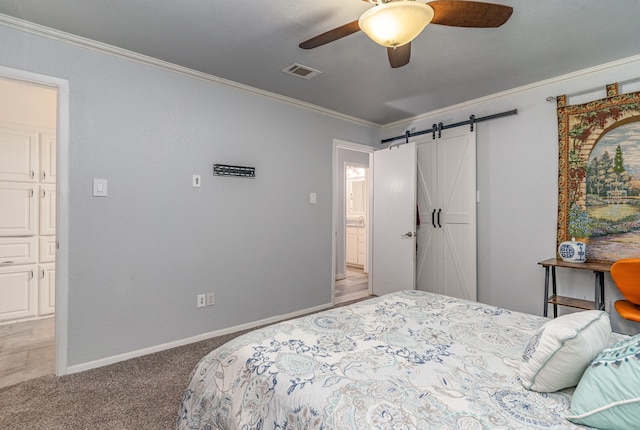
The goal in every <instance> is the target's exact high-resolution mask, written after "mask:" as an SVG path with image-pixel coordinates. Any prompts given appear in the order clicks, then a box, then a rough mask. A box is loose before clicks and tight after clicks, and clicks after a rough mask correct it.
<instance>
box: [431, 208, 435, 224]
mask: <svg viewBox="0 0 640 430" xmlns="http://www.w3.org/2000/svg"><path fill="white" fill-rule="evenodd" d="M431 224H433V228H436V210H435V209H434V210H433V212H431Z"/></svg>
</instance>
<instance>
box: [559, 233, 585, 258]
mask: <svg viewBox="0 0 640 430" xmlns="http://www.w3.org/2000/svg"><path fill="white" fill-rule="evenodd" d="M558 254H560V257H561V258H562V261H566V262H567V263H584V262H585V261H587V244H586V243H584V242H577V241H576V239H575V238H573V237H572V238H571V240H570V241H566V242H562V243H561V244H560V246H559V247H558Z"/></svg>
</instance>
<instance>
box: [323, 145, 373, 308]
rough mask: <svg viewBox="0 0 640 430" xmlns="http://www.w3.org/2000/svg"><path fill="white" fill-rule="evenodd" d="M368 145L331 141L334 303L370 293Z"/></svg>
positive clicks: (369, 156) (370, 154) (370, 188)
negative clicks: (332, 146)
mask: <svg viewBox="0 0 640 430" xmlns="http://www.w3.org/2000/svg"><path fill="white" fill-rule="evenodd" d="M373 149H374V148H372V147H370V146H365V145H360V144H356V143H351V142H345V141H338V140H335V141H334V151H333V154H334V160H333V161H334V162H333V178H334V184H333V185H334V186H333V205H334V210H333V212H334V217H333V218H334V219H333V231H334V237H333V255H334V258H333V261H334V265H333V266H334V267H333V283H334V285H333V289H332V291H333V295H332V299H333V302H334V304H338V303H344V302H346V301H350V300H355V299H359V298H363V297H367V296H368V295H370V294H371V276H369V274H370V273H371V258H370V256H371V239H370V221H371V220H370V218H369V213H370V206H371V191H372V187H371V186H370V183H371V181H370V176H371V173H372V172H371V170H372V169H370V164H371V163H370V159H371V156H372V154H373Z"/></svg>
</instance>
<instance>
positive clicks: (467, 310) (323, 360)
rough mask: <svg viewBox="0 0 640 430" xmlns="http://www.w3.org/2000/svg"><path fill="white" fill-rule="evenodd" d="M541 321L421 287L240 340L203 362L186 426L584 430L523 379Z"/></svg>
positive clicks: (552, 397) (555, 396)
mask: <svg viewBox="0 0 640 430" xmlns="http://www.w3.org/2000/svg"><path fill="white" fill-rule="evenodd" d="M546 321H547V320H546V319H545V318H543V317H538V316H533V315H526V314H522V313H517V312H510V311H508V310H505V309H500V308H496V307H492V306H487V305H482V304H479V303H475V302H469V301H464V300H459V299H454V298H450V297H446V296H441V295H436V294H431V293H427V292H422V291H404V292H400V293H394V294H389V295H386V296H382V297H378V298H374V299H371V300H367V301H364V302H359V303H356V304H353V305H350V306H346V307H341V308H334V309H331V310H328V311H325V312H321V313H317V314H313V315H309V316H306V317H302V318H298V319H296V320H292V321H286V322H282V323H279V324H275V325H272V326H269V327H266V328H263V329H259V330H256V331H253V332H250V333H248V334H245V335H243V336H240V337H238V338H236V339H234V340H232V341H230V342H228V343H227V344H225V345H223V346H222V347H220V348H218V349H216V350H214V351H212V352H211V353H209V354H208V355H207V356H205V357H204V358H203V359H202V360H201V361H200V363H199V364H198V366H197V367H196V368H195V369H194V371H193V374H192V379H191V382H190V383H189V386H188V388H187V390H186V391H185V393H184V397H183V399H182V403H181V405H180V409H179V412H178V419H177V426H176V428H177V429H180V430H182V429H308V430H312V429H328V430H334V429H336V430H337V429H367V430H368V429H421V430H422V429H469V430H471V429H548V428H553V429H559V428H567V429H571V428H573V429H576V428H580V427H579V426H576V425H573V424H572V423H570V422H569V421H567V420H565V419H564V418H563V417H564V415H566V414H567V411H568V408H569V405H570V399H571V390H564V391H560V392H557V393H551V394H546V393H537V392H531V391H527V390H526V389H524V388H523V387H522V385H521V383H520V381H519V379H518V369H519V365H520V360H521V356H522V352H523V350H524V347H525V345H526V344H527V342H528V341H529V339H530V337H531V336H532V335H533V334H534V333H535V331H536V329H537V328H538V327H539V326H540V325H542V324H543V323H544V322H546Z"/></svg>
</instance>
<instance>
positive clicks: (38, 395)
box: [0, 300, 357, 430]
mask: <svg viewBox="0 0 640 430" xmlns="http://www.w3.org/2000/svg"><path fill="white" fill-rule="evenodd" d="M355 301H357V300H355ZM350 303H353V302H348V303H344V304H343V305H347V304H350ZM248 331H251V330H246V331H242V332H237V333H232V334H228V335H225V336H219V337H216V338H213V339H208V340H204V341H201V342H197V343H193V344H190V345H186V346H182V347H179V348H174V349H170V350H167V351H162V352H158V353H155V354H149V355H146V356H144V357H139V358H134V359H131V360H127V361H123V362H120V363H116V364H112V365H109V366H104V367H101V368H98V369H92V370H88V371H86V372H80V373H75V374H73V375H67V376H63V377H60V378H58V377H55V376H45V377H42V378H38V379H32V380H30V381H25V382H22V383H20V384H17V385H13V386H10V387H5V388H0V429H11V430H23V429H25V430H26V429H30V430H32V429H38V430H80V429H92V430H93V429H109V430H120V429H122V430H124V429H126V430H129V429H131V430H134V429H135V430H138V429H140V430H142V429H145V430H147V429H148V430H162V429H174V428H175V421H176V414H177V411H178V406H179V405H180V400H181V398H182V393H183V392H184V389H185V388H186V386H187V384H188V382H189V376H190V374H191V371H192V370H193V368H194V367H195V366H196V364H197V363H198V362H199V361H200V359H201V358H202V357H203V356H205V355H206V354H207V353H208V352H210V351H211V350H213V349H215V348H217V347H218V346H220V345H222V344H223V343H225V342H227V341H229V340H230V339H232V338H234V337H236V336H238V335H241V334H243V333H246V332H248Z"/></svg>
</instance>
